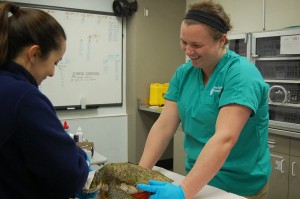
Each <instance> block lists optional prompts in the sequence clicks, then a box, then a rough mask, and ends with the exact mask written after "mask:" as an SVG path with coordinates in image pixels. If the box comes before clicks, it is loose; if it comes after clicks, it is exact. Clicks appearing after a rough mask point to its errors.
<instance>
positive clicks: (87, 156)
mask: <svg viewBox="0 0 300 199" xmlns="http://www.w3.org/2000/svg"><path fill="white" fill-rule="evenodd" d="M86 163H87V164H88V166H89V171H93V169H92V167H91V158H90V156H89V155H88V154H86Z"/></svg>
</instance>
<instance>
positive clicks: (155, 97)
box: [149, 83, 169, 106]
mask: <svg viewBox="0 0 300 199" xmlns="http://www.w3.org/2000/svg"><path fill="white" fill-rule="evenodd" d="M168 88H169V83H163V84H160V83H151V84H150V98H149V105H151V106H163V105H164V104H165V99H164V95H165V94H166V92H167V91H168Z"/></svg>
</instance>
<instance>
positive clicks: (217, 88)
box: [210, 86, 223, 95]
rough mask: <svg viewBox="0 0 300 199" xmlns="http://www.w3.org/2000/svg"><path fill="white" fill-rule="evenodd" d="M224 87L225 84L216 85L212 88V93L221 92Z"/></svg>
mask: <svg viewBox="0 0 300 199" xmlns="http://www.w3.org/2000/svg"><path fill="white" fill-rule="evenodd" d="M222 89H223V86H214V87H213V88H212V89H211V90H210V95H212V94H213V93H220V92H221V91H222Z"/></svg>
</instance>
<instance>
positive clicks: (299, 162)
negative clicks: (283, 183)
mask: <svg viewBox="0 0 300 199" xmlns="http://www.w3.org/2000/svg"><path fill="white" fill-rule="evenodd" d="M299 198H300V157H296V156H290V175H289V199H299Z"/></svg>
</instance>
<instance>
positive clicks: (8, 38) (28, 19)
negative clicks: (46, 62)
mask: <svg viewBox="0 0 300 199" xmlns="http://www.w3.org/2000/svg"><path fill="white" fill-rule="evenodd" d="M0 23H1V29H0V68H3V67H5V65H6V63H7V62H8V61H10V60H13V59H14V58H16V57H17V56H18V54H19V53H20V52H21V51H22V50H23V48H24V47H26V46H29V45H32V44H35V45H38V46H39V47H40V49H41V54H40V57H41V58H43V59H46V58H47V57H48V56H49V54H50V52H51V51H52V50H58V49H60V48H61V46H60V45H61V40H62V39H64V40H66V34H65V32H64V29H63V28H62V27H61V25H60V24H59V23H58V22H57V21H56V20H55V19H54V18H53V17H52V16H51V15H49V14H48V13H46V12H44V11H42V10H38V9H32V8H19V7H18V6H16V5H14V4H12V3H9V2H3V3H2V4H1V5H0Z"/></svg>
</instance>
